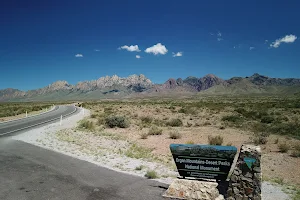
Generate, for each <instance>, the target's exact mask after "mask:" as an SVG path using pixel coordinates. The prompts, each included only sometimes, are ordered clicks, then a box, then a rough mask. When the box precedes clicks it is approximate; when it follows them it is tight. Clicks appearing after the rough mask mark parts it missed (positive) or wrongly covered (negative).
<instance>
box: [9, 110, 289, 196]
mask: <svg viewBox="0 0 300 200" xmlns="http://www.w3.org/2000/svg"><path fill="white" fill-rule="evenodd" d="M89 115H90V111H89V110H85V112H80V113H78V114H76V115H73V116H71V117H68V118H66V119H63V121H62V125H60V123H59V122H57V123H53V124H50V125H47V126H44V127H41V128H37V129H33V130H30V131H27V132H24V133H22V134H19V135H16V136H13V137H12V138H13V139H15V140H20V141H23V142H26V143H30V144H34V145H36V146H40V147H43V148H46V149H50V150H53V151H56V152H59V153H63V154H65V155H69V156H72V157H75V158H78V159H81V160H85V161H88V162H91V163H94V164H97V165H99V166H102V167H106V168H109V169H112V170H115V171H119V172H123V173H127V174H131V175H136V176H141V177H144V176H145V173H147V171H149V170H154V171H155V172H156V173H157V175H158V178H156V179H155V180H157V181H159V182H162V183H166V184H170V183H171V182H172V180H173V179H174V178H176V176H177V175H178V173H177V172H176V169H175V168H174V166H172V165H170V164H163V163H161V162H153V161H151V160H149V159H143V158H134V156H133V157H132V156H131V157H128V156H126V153H125V152H127V153H128V151H129V150H131V147H133V146H134V145H135V144H132V143H131V142H130V141H129V140H127V139H124V138H121V137H119V136H118V137H115V136H113V137H112V135H110V134H102V135H96V136H93V137H89V135H91V133H89V134H87V133H85V132H84V131H80V130H77V129H74V128H75V127H76V126H77V123H78V121H80V120H82V119H83V118H85V117H88V116H89ZM138 150H139V149H137V151H138ZM130 153H133V154H134V152H130ZM168 159H169V158H168ZM168 162H169V163H172V160H169V161H168ZM262 195H263V199H264V200H271V199H278V200H289V199H291V198H290V197H289V195H288V194H286V193H284V192H283V188H282V187H281V186H279V185H273V184H271V183H269V182H263V184H262Z"/></svg>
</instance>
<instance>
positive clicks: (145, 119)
mask: <svg viewBox="0 0 300 200" xmlns="http://www.w3.org/2000/svg"><path fill="white" fill-rule="evenodd" d="M141 121H142V122H143V123H145V124H151V122H152V121H153V118H152V117H150V116H142V117H141Z"/></svg>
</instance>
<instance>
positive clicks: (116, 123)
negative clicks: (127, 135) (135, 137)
mask: <svg viewBox="0 0 300 200" xmlns="http://www.w3.org/2000/svg"><path fill="white" fill-rule="evenodd" d="M105 124H106V125H107V126H108V127H110V128H114V127H119V128H128V127H129V122H128V120H127V119H126V118H125V117H123V116H109V117H107V118H105Z"/></svg>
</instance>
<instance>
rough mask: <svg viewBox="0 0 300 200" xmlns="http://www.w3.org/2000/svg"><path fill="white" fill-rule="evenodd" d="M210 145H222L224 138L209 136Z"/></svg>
mask: <svg viewBox="0 0 300 200" xmlns="http://www.w3.org/2000/svg"><path fill="white" fill-rule="evenodd" d="M208 143H209V144H210V145H222V144H223V137H222V136H220V135H217V136H215V137H213V136H208Z"/></svg>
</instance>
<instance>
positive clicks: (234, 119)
mask: <svg viewBox="0 0 300 200" xmlns="http://www.w3.org/2000/svg"><path fill="white" fill-rule="evenodd" d="M222 121H228V122H233V123H235V122H240V121H242V118H241V117H240V116H238V115H228V116H224V117H222Z"/></svg>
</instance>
